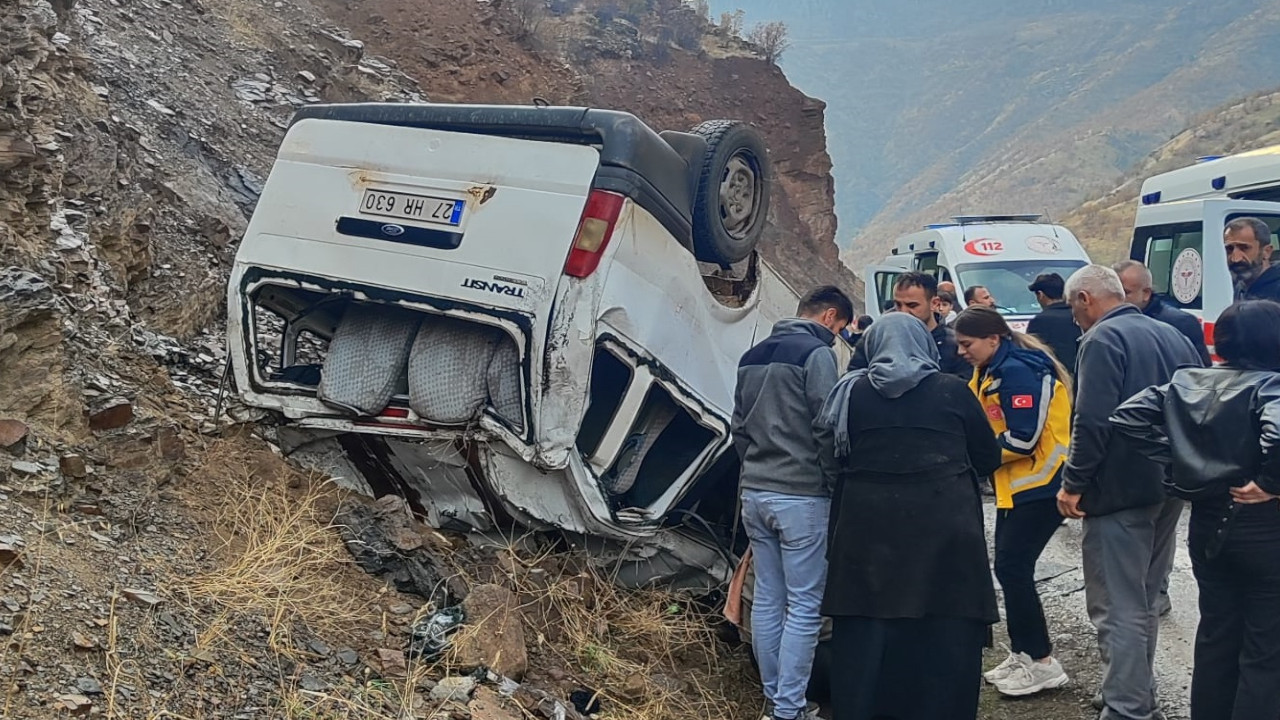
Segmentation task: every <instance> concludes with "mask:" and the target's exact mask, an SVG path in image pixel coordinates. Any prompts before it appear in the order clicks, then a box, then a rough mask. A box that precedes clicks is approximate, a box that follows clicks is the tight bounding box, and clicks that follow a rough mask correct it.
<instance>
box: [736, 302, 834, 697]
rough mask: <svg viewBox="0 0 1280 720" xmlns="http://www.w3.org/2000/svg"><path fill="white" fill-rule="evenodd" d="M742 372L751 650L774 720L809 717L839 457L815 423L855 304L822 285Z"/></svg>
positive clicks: (739, 417) (740, 421)
mask: <svg viewBox="0 0 1280 720" xmlns="http://www.w3.org/2000/svg"><path fill="white" fill-rule="evenodd" d="M796 315H797V316H798V317H795V318H791V319H788V320H782V321H780V322H778V323H777V324H776V325H774V327H773V333H772V334H771V335H770V336H769V337H768V338H766V339H765V340H764V341H763V342H761V343H760V344H759V345H756V346H755V347H753V348H751V349H750V350H748V351H747V353H746V354H745V355H743V356H742V360H741V362H739V363H738V387H737V391H736V392H735V394H734V407H733V425H732V430H733V444H734V447H735V448H736V449H737V451H738V457H739V458H740V459H741V460H742V524H743V527H744V528H745V529H746V531H747V536H748V537H749V538H750V539H751V553H752V556H753V557H754V563H755V573H756V585H755V597H754V601H753V603H752V606H751V627H752V643H751V644H752V649H753V650H754V651H755V655H756V661H757V662H758V663H759V665H760V678H761V680H762V681H763V683H764V693H765V698H766V699H767V700H768V701H769V704H770V706H771V707H772V708H773V718H774V720H797V719H798V718H802V717H804V716H805V688H806V687H807V686H808V684H809V673H810V671H811V670H812V668H813V653H814V648H815V647H816V646H817V643H818V632H819V629H820V628H821V625H822V615H821V613H820V608H821V605H822V591H823V588H824V586H825V585H826V578H827V518H828V516H829V514H830V511H831V487H832V482H833V478H834V465H835V455H834V452H833V449H832V435H831V431H830V429H828V428H825V427H822V426H821V424H820V423H819V422H818V414H819V412H820V411H821V410H822V404H823V401H825V400H826V399H827V393H829V392H830V391H831V388H832V387H834V386H835V383H836V379H837V378H838V375H839V373H838V372H837V370H836V359H835V354H834V353H833V352H832V350H831V345H832V343H833V342H834V341H835V337H836V333H838V332H840V329H841V328H843V327H844V326H845V325H847V324H848V323H849V320H850V319H852V317H853V303H852V302H850V301H849V297H848V296H847V295H845V294H844V293H843V292H841V291H840V289H839V288H836V287H834V286H830V285H824V286H822V287H819V288H815V289H814V290H812V291H810V292H809V293H808V294H807V295H805V297H804V298H803V299H802V300H801V301H800V307H799V308H798V309H797V311H796Z"/></svg>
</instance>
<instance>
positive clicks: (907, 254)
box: [863, 215, 1089, 331]
mask: <svg viewBox="0 0 1280 720" xmlns="http://www.w3.org/2000/svg"><path fill="white" fill-rule="evenodd" d="M1088 264H1089V255H1088V254H1087V253H1086V252H1085V251H1084V247H1083V246H1081V244H1080V241H1079V240H1077V239H1076V236H1075V235H1073V234H1072V233H1071V231H1070V230H1068V229H1066V228H1065V227H1062V226H1061V225H1054V224H1052V223H1048V222H1045V221H1044V219H1043V217H1042V216H1040V215H962V216H958V217H955V218H953V222H949V223H939V224H936V225H928V226H926V227H925V228H924V229H923V230H921V231H920V232H916V233H912V234H910V235H904V236H903V237H900V238H898V239H897V241H896V242H895V243H894V247H893V251H892V254H891V255H890V256H889V257H888V258H886V259H885V261H884V262H883V263H882V264H880V265H873V266H871V267H868V268H867V269H866V271H865V274H864V275H863V278H864V279H865V280H866V285H867V290H866V297H867V300H866V304H867V308H866V309H867V314H869V315H871V316H872V317H879V316H880V314H881V313H882V312H883V311H884V306H885V303H887V302H891V301H892V300H893V284H894V283H895V282H896V281H897V279H898V276H900V275H902V274H903V273H905V272H908V271H917V272H924V273H928V274H930V275H933V276H935V277H937V278H938V281H939V282H942V281H950V282H953V283H955V285H956V292H957V294H958V295H959V297H958V298H957V299H958V301H959V303H960V305H961V306H963V304H964V291H965V290H966V289H967V288H970V287H973V286H977V285H981V286H983V287H985V288H987V290H989V291H990V292H991V295H992V296H993V297H995V299H996V303H997V308H996V309H997V310H999V311H1000V313H1001V314H1002V315H1004V316H1005V319H1006V320H1007V321H1008V322H1009V325H1010V327H1012V328H1013V329H1014V330H1019V331H1024V330H1026V329H1027V322H1028V321H1030V320H1031V318H1033V317H1035V316H1036V314H1037V313H1039V312H1040V309H1041V308H1040V304H1039V303H1038V302H1037V301H1036V297H1035V294H1034V293H1032V292H1031V291H1030V290H1028V289H1027V286H1028V285H1030V284H1031V282H1032V281H1033V280H1035V279H1036V276H1037V275H1041V274H1044V273H1057V274H1059V275H1061V276H1062V279H1063V280H1065V279H1067V278H1068V277H1070V276H1071V273H1073V272H1075V271H1076V270H1078V269H1080V268H1082V267H1084V266H1085V265H1088ZM959 309H960V307H957V308H956V310H959Z"/></svg>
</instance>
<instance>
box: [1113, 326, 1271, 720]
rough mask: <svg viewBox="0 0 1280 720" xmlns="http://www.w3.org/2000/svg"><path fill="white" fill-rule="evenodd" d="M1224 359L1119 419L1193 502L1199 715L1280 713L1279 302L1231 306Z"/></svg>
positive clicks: (1182, 377)
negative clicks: (1279, 649)
mask: <svg viewBox="0 0 1280 720" xmlns="http://www.w3.org/2000/svg"><path fill="white" fill-rule="evenodd" d="M1215 340H1216V343H1217V349H1218V353H1219V354H1220V355H1221V356H1222V357H1223V358H1224V359H1225V360H1226V364H1225V365H1224V366H1223V367H1217V368H1209V369H1185V370H1179V371H1177V372H1176V373H1174V375H1173V379H1172V380H1171V381H1170V382H1169V383H1168V384H1166V385H1161V386H1158V387H1152V388H1148V389H1147V390H1145V391H1144V392H1142V393H1140V394H1138V395H1136V396H1134V397H1133V398H1131V399H1130V400H1128V401H1127V402H1125V403H1124V404H1123V405H1121V406H1120V407H1119V408H1118V409H1117V410H1116V412H1115V414H1114V415H1113V416H1112V418H1111V422H1112V424H1113V425H1114V426H1115V428H1116V431H1117V432H1120V433H1122V434H1124V435H1126V436H1129V437H1131V438H1133V439H1134V440H1135V441H1138V442H1140V443H1141V445H1140V448H1141V449H1142V451H1143V452H1145V453H1146V454H1147V455H1149V456H1150V457H1152V458H1153V459H1155V460H1157V461H1158V462H1160V463H1161V464H1162V465H1163V466H1164V467H1165V468H1166V471H1167V476H1166V477H1167V482H1168V484H1169V486H1170V490H1171V492H1172V493H1173V494H1175V495H1178V496H1181V497H1185V498H1187V499H1189V500H1191V523H1190V531H1189V535H1190V537H1189V543H1188V544H1189V549H1190V551H1191V564H1192V568H1193V570H1194V572H1195V576H1196V582H1197V583H1198V584H1199V586H1200V627H1199V629H1198V631H1197V633H1196V638H1197V639H1196V647H1195V664H1194V668H1195V669H1194V674H1193V676H1192V681H1191V717H1193V718H1275V717H1280V655H1278V654H1277V653H1276V652H1275V648H1277V647H1280V623H1278V622H1277V621H1276V608H1277V607H1278V606H1280V554H1277V552H1276V550H1277V548H1280V512H1278V511H1280V503H1277V502H1276V498H1277V496H1278V495H1280V373H1277V372H1275V371H1277V370H1280V304H1276V303H1272V302H1264V301H1251V302H1244V303H1240V304H1237V305H1233V306H1232V307H1230V308H1227V310H1226V311H1224V312H1223V313H1222V315H1221V316H1219V318H1218V323H1217V327H1216V332H1215Z"/></svg>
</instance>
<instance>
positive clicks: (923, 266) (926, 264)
mask: <svg viewBox="0 0 1280 720" xmlns="http://www.w3.org/2000/svg"><path fill="white" fill-rule="evenodd" d="M912 269H913V270H915V271H916V272H922V273H924V274H926V275H932V276H934V277H938V253H936V252H930V253H920V254H919V255H916V258H915V261H914V262H913V263H912Z"/></svg>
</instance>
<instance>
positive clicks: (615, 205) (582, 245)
mask: <svg viewBox="0 0 1280 720" xmlns="http://www.w3.org/2000/svg"><path fill="white" fill-rule="evenodd" d="M624 202H626V198H625V197H623V196H621V195H619V194H617V193H611V192H608V191H606V190H592V191H591V194H590V195H589V196H587V206H586V209H584V210H583V211H582V219H581V220H580V221H579V222H578V232H577V234H576V235H575V236H574V238H573V249H571V250H570V251H569V258H568V259H567V260H565V263H564V273H565V274H566V275H569V276H571V277H576V278H584V277H588V276H590V275H591V273H593V272H595V271H596V268H598V267H600V259H601V258H602V257H604V251H605V249H606V248H608V246H609V239H610V238H612V237H613V229H614V227H616V226H617V224H618V215H620V214H621V213H622V205H623V203H624Z"/></svg>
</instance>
